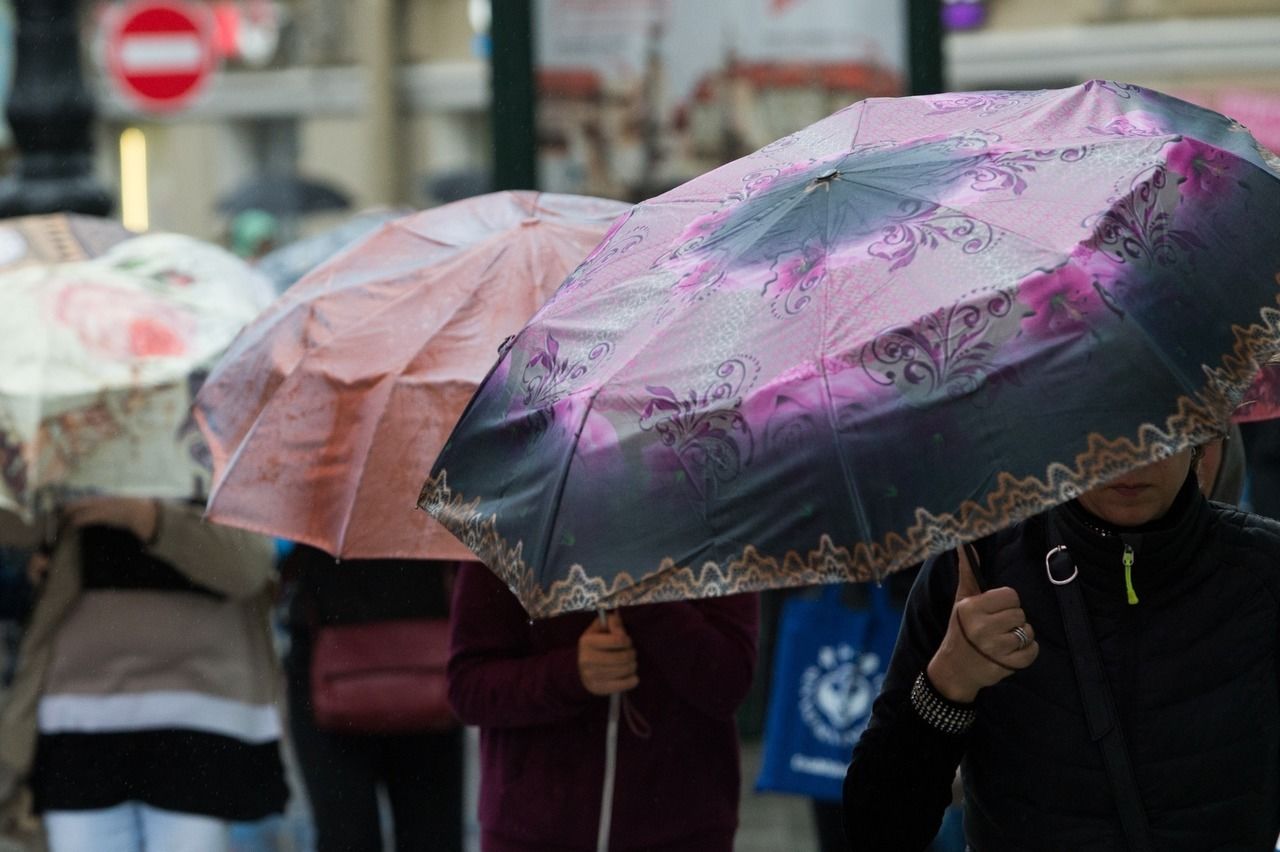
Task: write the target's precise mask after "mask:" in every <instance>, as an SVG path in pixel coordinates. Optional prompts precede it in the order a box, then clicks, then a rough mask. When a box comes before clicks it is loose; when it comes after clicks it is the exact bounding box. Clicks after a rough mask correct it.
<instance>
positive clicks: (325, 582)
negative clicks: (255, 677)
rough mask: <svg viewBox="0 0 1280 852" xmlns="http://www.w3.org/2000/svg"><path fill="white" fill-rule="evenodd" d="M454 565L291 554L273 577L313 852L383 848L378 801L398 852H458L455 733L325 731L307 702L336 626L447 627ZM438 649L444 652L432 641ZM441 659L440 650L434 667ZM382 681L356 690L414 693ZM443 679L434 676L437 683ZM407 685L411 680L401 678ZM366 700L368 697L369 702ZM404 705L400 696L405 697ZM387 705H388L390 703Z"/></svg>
mask: <svg viewBox="0 0 1280 852" xmlns="http://www.w3.org/2000/svg"><path fill="white" fill-rule="evenodd" d="M454 564H455V563H452V562H434V561H430V560H415V559H348V560H342V561H338V560H335V559H334V558H333V557H332V556H330V555H329V554H327V553H325V552H324V551H322V550H318V549H316V548H314V547H310V546H307V545H297V546H295V547H294V548H293V550H292V551H290V552H289V554H288V555H286V556H285V557H284V559H283V561H282V563H281V570H282V572H283V573H284V575H285V577H286V578H288V579H289V582H290V585H291V587H292V590H293V591H292V595H291V603H290V607H289V612H290V614H289V626H290V637H291V642H290V647H289V654H288V656H287V657H286V671H287V673H288V685H289V726H290V732H291V733H292V735H293V744H294V748H295V751H296V753H297V755H298V762H299V764H300V766H301V769H302V776H303V779H304V781H305V783H306V788H307V798H308V800H309V801H310V804H311V811H312V815H313V817H314V819H315V826H316V841H317V845H316V850H317V852H351V851H352V850H373V852H376V850H381V849H383V848H385V846H384V842H385V841H384V839H383V837H382V829H381V825H380V820H379V816H378V791H379V789H382V790H384V791H385V792H386V797H387V801H388V802H389V804H390V806H391V828H392V836H393V837H394V838H395V843H394V846H393V847H392V848H394V849H396V850H397V852H420V850H431V852H461V850H462V836H463V830H462V825H463V815H462V760H463V758H462V742H463V740H462V734H463V729H462V726H461V725H459V724H456V723H452V722H451V723H450V724H449V725H448V726H447V727H445V728H443V729H435V728H431V727H425V726H424V727H418V726H416V725H414V724H413V723H412V721H410V722H409V723H408V724H407V725H406V724H405V723H403V722H400V723H396V722H395V720H393V719H391V718H389V717H388V718H387V719H386V720H385V725H386V727H387V728H391V730H383V731H379V730H377V729H378V728H379V727H380V724H379V722H378V721H377V720H376V719H375V720H373V721H372V722H371V723H369V725H368V727H369V729H363V728H361V729H352V728H349V727H326V725H324V724H323V723H321V722H320V721H318V720H317V715H316V708H315V705H314V702H313V692H312V690H313V685H312V684H313V678H312V672H313V661H314V655H315V652H316V650H317V638H318V634H319V632H320V631H321V630H323V629H325V628H326V627H330V628H331V627H334V626H338V625H377V624H385V623H389V622H404V621H414V620H422V619H446V618H447V617H448V614H449V595H448V584H449V581H450V579H451V576H452V569H453V566H454ZM440 642H441V643H442V645H443V643H445V642H447V633H446V632H443V631H442V632H441V634H440ZM445 654H446V649H445V648H444V647H441V648H440V658H441V659H442V660H443V659H444V658H445ZM390 674H391V673H390V672H383V673H382V675H381V676H380V677H378V678H377V679H375V680H372V681H371V682H370V683H368V684H365V685H364V686H362V692H363V694H365V695H368V693H369V691H370V690H379V689H382V690H385V689H388V688H389V689H392V690H395V689H402V688H406V687H407V688H410V689H411V688H413V684H412V683H411V682H408V681H399V682H398V681H396V680H394V679H392V678H390V677H389V675H390ZM441 674H443V673H441ZM408 676H409V677H410V678H412V677H413V673H408ZM370 698H373V696H370ZM405 698H407V696H405ZM389 700H390V701H391V702H393V703H394V702H395V701H396V696H395V695H394V694H393V695H392V696H390V697H389Z"/></svg>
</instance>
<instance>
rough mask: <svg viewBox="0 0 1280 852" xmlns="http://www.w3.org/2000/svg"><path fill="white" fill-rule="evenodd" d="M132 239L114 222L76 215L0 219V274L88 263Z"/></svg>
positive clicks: (58, 214)
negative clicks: (33, 267)
mask: <svg viewBox="0 0 1280 852" xmlns="http://www.w3.org/2000/svg"><path fill="white" fill-rule="evenodd" d="M132 236H134V233H133V232H132V231H130V230H128V229H127V228H125V226H124V225H121V224H120V223H119V222H117V221H115V220H113V219H100V218H98V217H97V216H81V215H78V214H75V213H53V214H49V215H46V216H19V217H17V218H13V219H0V272H6V271H9V270H11V269H15V268H17V267H19V266H25V265H28V264H33V263H64V262H67V261H73V260H88V259H89V258H91V257H97V256H98V255H100V254H102V253H103V252H105V251H106V250H107V249H109V248H111V247H112V246H113V245H115V244H116V243H119V242H121V241H123V240H127V239H129V238H130V237H132Z"/></svg>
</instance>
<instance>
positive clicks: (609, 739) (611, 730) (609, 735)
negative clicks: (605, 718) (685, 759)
mask: <svg viewBox="0 0 1280 852" xmlns="http://www.w3.org/2000/svg"><path fill="white" fill-rule="evenodd" d="M598 612H599V614H600V623H601V624H605V625H607V624H608V623H609V613H608V612H606V611H605V610H604V609H603V608H601V609H600V610H599V611H598ZM621 710H622V693H620V692H615V693H614V694H613V695H610V696H609V726H608V728H607V729H606V731H605V741H604V785H603V788H602V789H601V791H600V828H599V831H598V833H597V834H596V852H609V829H610V828H612V826H613V784H614V780H615V778H616V777H617V774H618V717H619V715H621Z"/></svg>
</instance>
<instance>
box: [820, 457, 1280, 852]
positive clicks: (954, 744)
mask: <svg viewBox="0 0 1280 852" xmlns="http://www.w3.org/2000/svg"><path fill="white" fill-rule="evenodd" d="M1198 456H1199V451H1198V450H1197V451H1191V450H1188V451H1185V452H1182V453H1178V454H1176V455H1174V456H1171V457H1169V458H1167V459H1165V460H1163V461H1160V462H1157V463H1155V464H1152V465H1149V466H1147V467H1144V468H1140V469H1139V470H1137V471H1134V472H1132V473H1129V474H1127V475H1125V476H1123V477H1121V478H1120V479H1119V480H1116V481H1113V482H1111V483H1110V484H1108V485H1107V486H1104V487H1101V488H1097V489H1094V490H1092V491H1089V492H1087V493H1085V494H1084V495H1082V496H1081V497H1080V498H1079V499H1078V500H1075V501H1072V502H1071V503H1068V504H1066V505H1064V506H1060V507H1058V508H1056V509H1054V510H1051V511H1049V512H1046V513H1044V514H1041V515H1039V516H1036V517H1034V518H1032V519H1030V520H1028V521H1026V522H1024V523H1022V524H1019V525H1016V526H1014V527H1012V528H1010V529H1008V530H1005V531H1003V532H1001V533H998V534H996V535H994V536H991V537H989V538H987V539H984V540H983V541H981V542H979V543H978V545H977V546H976V547H975V548H972V549H971V550H969V551H967V552H966V553H964V554H963V555H959V554H957V553H955V552H953V553H948V554H945V555H943V556H941V557H937V558H935V559H932V560H930V561H929V562H928V563H926V565H925V567H924V568H923V569H922V571H921V572H920V575H919V577H918V579H917V581H916V584H915V587H914V588H913V590H912V593H911V597H910V600H909V602H908V606H907V611H906V615H905V618H904V622H903V629H902V632H901V634H900V635H899V639H898V645H897V648H896V649H895V651H894V657H893V660H892V663H891V665H890V669H889V673H888V675H887V677H886V679H885V683H884V686H883V689H882V691H881V695H880V697H879V698H878V699H877V701H876V704H875V709H874V711H873V716H872V721H871V723H870V725H869V726H868V729H867V731H866V732H865V733H864V734H863V736H862V738H861V740H860V741H859V743H858V745H857V746H856V747H855V749H854V753H853V762H852V764H851V766H850V768H849V772H848V775H847V777H846V779H845V789H844V806H845V821H846V831H847V834H848V838H849V841H850V847H851V848H852V849H856V850H862V849H868V850H877V852H883V850H920V849H923V848H924V847H925V846H926V844H927V843H928V841H929V839H930V838H932V836H933V834H934V832H935V831H936V830H937V827H938V822H939V820H940V818H941V816H942V813H943V810H944V809H945V807H946V806H947V804H948V803H949V802H950V800H951V780H952V777H953V775H954V773H955V770H956V767H957V765H960V766H961V772H962V776H963V779H964V787H965V831H966V835H967V837H968V842H969V844H970V847H971V849H972V850H973V852H1012V850H1017V852H1034V850H1072V852H1090V850H1099V851H1101V850H1125V849H1149V850H1159V852H1176V850H1206V849H1231V850H1254V852H1263V851H1264V850H1267V852H1270V850H1273V849H1274V848H1275V841H1276V837H1277V834H1278V833H1280V676H1278V674H1280V654H1278V653H1277V650H1278V648H1277V644H1278V643H1277V637H1278V635H1280V525H1278V524H1276V523H1275V522H1272V521H1270V520H1267V519H1263V518H1259V517H1257V516H1252V515H1247V514H1244V513H1241V512H1238V511H1235V510H1233V509H1231V508H1229V507H1227V506H1223V505H1220V504H1215V503H1209V502H1208V501H1206V500H1205V499H1204V497H1203V496H1202V495H1201V493H1200V491H1199V489H1198V488H1197V484H1196V476H1195V473H1194V471H1193V469H1192V468H1193V466H1194V461H1195V458H1196V457H1198ZM1059 546H1061V547H1063V548H1065V549H1064V550H1059V551H1057V552H1056V553H1055V554H1053V556H1052V558H1049V553H1050V551H1051V549H1052V548H1055V547H1059ZM977 577H981V578H982V583H981V585H980V584H979V582H978V580H977V579H976V578H977ZM1051 580H1052V581H1051ZM1068 580H1070V582H1064V581H1068ZM1053 581H1056V582H1053ZM984 588H985V589H986V591H983V590H982V589H984ZM1075 591H1078V592H1079V597H1078V598H1076V601H1077V604H1074V605H1073V604H1072V603H1070V600H1071V599H1070V597H1069V596H1070V595H1071V594H1074V592H1075ZM1060 596H1062V597H1060ZM1081 603H1082V606H1079V605H1080V604H1081ZM1074 606H1079V610H1078V611H1079V612H1081V613H1082V615H1081V616H1080V618H1079V619H1078V620H1071V623H1072V625H1073V626H1072V628H1071V630H1070V633H1069V631H1068V628H1067V627H1066V623H1065V622H1064V615H1063V613H1064V611H1066V612H1070V611H1072V610H1073V607H1074ZM1081 623H1083V624H1084V625H1085V628H1084V629H1083V630H1081V629H1079V625H1080V624H1081ZM1090 651H1092V653H1090ZM1090 659H1092V660H1093V661H1094V663H1095V665H1096V669H1094V671H1095V672H1099V671H1100V672H1101V676H1100V677H1099V676H1095V677H1091V676H1090V674H1089V672H1090V669H1089V660H1090ZM1077 669H1080V674H1078V672H1077ZM1081 677H1083V679H1084V681H1085V682H1086V683H1087V684H1089V685H1088V686H1087V688H1086V690H1085V691H1083V692H1082V689H1081V685H1080V680H1081ZM1099 685H1101V686H1102V689H1099V688H1098V687H1099ZM1086 708H1087V709H1086Z"/></svg>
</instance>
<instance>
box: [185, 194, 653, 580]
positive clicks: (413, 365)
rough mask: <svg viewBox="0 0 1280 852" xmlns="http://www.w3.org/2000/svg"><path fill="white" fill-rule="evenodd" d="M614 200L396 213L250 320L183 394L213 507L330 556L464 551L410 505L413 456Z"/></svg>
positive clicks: (414, 490)
mask: <svg viewBox="0 0 1280 852" xmlns="http://www.w3.org/2000/svg"><path fill="white" fill-rule="evenodd" d="M627 209H628V207H627V205H624V204H621V203H618V202H614V201H605V200H602V199H596V198H585V197H580V196H568V195H551V194H539V193H534V192H502V193H493V194H489V195H483V196H478V197H475V198H471V199H466V200H464V201H459V202H455V203H453V204H449V205H445V206H443V207H437V208H434V209H431V210H428V211H425V212H422V213H417V214H414V215H411V216H407V217H405V218H402V219H397V220H395V221H392V222H390V223H388V224H386V225H384V226H383V227H382V228H381V229H379V230H378V231H376V232H374V233H373V234H372V235H371V236H369V237H368V238H366V239H365V240H363V241H361V242H359V243H357V244H356V245H354V246H352V247H350V248H348V249H347V250H345V251H344V252H342V253H341V254H339V255H338V256H336V257H334V258H333V259H331V260H330V261H328V262H327V263H325V264H323V265H321V266H320V267H318V268H316V269H315V270H313V271H312V272H311V273H309V274H308V275H307V276H306V277H304V278H303V279H302V280H301V281H299V282H298V283H297V284H295V285H294V286H293V287H291V288H290V289H289V290H288V292H286V293H285V294H284V295H283V296H282V297H281V298H280V299H278V300H277V301H276V302H275V303H274V304H273V305H272V306H271V307H270V308H268V309H267V311H265V312H264V313H263V314H262V315H261V316H260V317H259V318H258V319H257V320H256V321H255V322H253V323H252V324H251V325H250V326H249V327H248V328H246V329H245V331H244V333H243V334H241V336H240V337H239V339H238V340H236V342H235V343H234V344H233V345H232V347H231V348H230V349H229V350H228V352H227V354H226V356H225V357H224V358H223V360H222V361H221V362H220V363H219V364H218V366H217V367H216V368H215V370H214V371H213V373H212V374H211V375H210V376H209V378H208V380H207V381H206V383H205V385H204V388H203V389H202V391H201V392H200V394H199V396H198V397H197V399H196V418H197V422H198V423H199V425H200V428H201V430H202V431H203V432H204V434H205V438H206V439H207V441H208V443H209V447H210V449H211V451H212V453H213V464H214V480H213V488H212V490H211V492H210V498H209V509H208V514H209V517H210V518H211V519H212V520H214V521H217V522H219V523H224V524H230V525H232V526H238V527H243V528H245V529H250V530H255V531H258V532H262V533H266V534H269V535H273V536H277V537H279V538H285V539H289V540H292V541H299V542H304V543H306V544H310V545H312V546H315V547H318V548H320V549H322V550H325V551H327V552H329V553H331V554H333V555H334V556H337V557H342V558H365V559H379V558H412V559H470V558H474V557H473V556H472V554H471V553H470V552H469V551H467V550H466V548H464V547H463V546H462V545H461V544H460V543H459V542H458V540H457V539H456V538H454V537H453V535H451V534H450V533H449V532H447V531H446V530H445V529H444V528H443V527H441V526H439V525H438V524H437V523H436V522H435V521H433V520H431V519H430V518H429V517H427V516H426V515H425V514H424V513H422V512H419V511H416V510H415V499H416V497H417V495H418V489H419V486H420V485H421V482H420V475H421V469H422V467H423V466H424V465H425V464H426V463H427V462H428V461H429V460H430V459H432V458H434V457H435V456H436V455H437V454H438V453H439V451H440V449H441V447H443V445H444V443H445V441H446V439H447V438H448V436H449V432H450V430H451V429H452V428H453V424H454V422H455V421H456V420H457V419H458V417H459V416H461V414H462V411H463V409H464V408H465V406H466V404H467V402H468V401H469V400H470V398H471V396H472V394H473V393H474V392H475V390H476V388H477V387H478V386H479V384H480V382H481V381H482V380H483V379H484V377H485V375H486V373H487V371H488V370H489V368H490V366H491V365H492V364H493V362H494V361H495V360H496V359H497V352H498V348H499V346H500V345H501V344H502V343H503V341H504V340H505V339H506V338H507V337H508V336H510V335H512V334H514V333H515V332H517V331H519V330H520V328H521V327H522V326H523V325H524V323H525V322H527V321H528V320H529V318H530V317H531V316H532V315H533V313H534V312H535V310H537V308H538V307H539V306H540V305H541V304H542V303H543V302H544V301H546V300H547V299H548V297H550V296H551V294H552V293H553V292H554V291H555V289H556V288H557V287H558V286H559V284H560V282H561V281H563V280H564V279H565V277H566V276H568V275H569V273H570V272H572V271H573V270H574V268H575V267H576V266H577V265H578V264H579V263H580V262H581V261H582V260H583V259H584V258H585V257H586V256H587V255H588V253H589V252H590V251H591V250H592V248H594V247H595V246H596V244H597V243H599V242H600V240H601V238H602V237H603V236H604V235H605V232H606V231H607V229H608V227H609V225H610V223H611V222H612V221H613V220H614V219H615V218H616V217H617V216H619V215H620V214H621V213H623V212H624V211H626V210H627Z"/></svg>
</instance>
